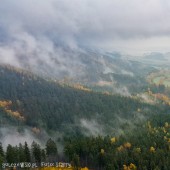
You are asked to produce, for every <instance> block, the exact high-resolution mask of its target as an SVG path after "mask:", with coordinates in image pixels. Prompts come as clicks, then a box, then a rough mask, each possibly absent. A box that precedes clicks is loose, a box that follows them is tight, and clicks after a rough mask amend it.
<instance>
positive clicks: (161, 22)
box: [0, 0, 170, 61]
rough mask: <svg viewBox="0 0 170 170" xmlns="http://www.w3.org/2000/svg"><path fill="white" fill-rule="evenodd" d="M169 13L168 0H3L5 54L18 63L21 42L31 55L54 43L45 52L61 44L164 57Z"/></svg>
mask: <svg viewBox="0 0 170 170" xmlns="http://www.w3.org/2000/svg"><path fill="white" fill-rule="evenodd" d="M169 11H170V2H169V1H168V0H164V1H162V0H138V1H136V0H122V1H119V0H107V1H104V0H100V1H98V0H81V1H80V0H72V1H70V0H48V1H47V0H36V1H34V0H22V1H21V0H1V6H0V32H1V33H0V36H1V41H0V46H1V51H2V48H5V49H6V50H9V53H8V54H6V55H7V56H8V55H10V57H9V58H11V59H12V58H13V57H12V56H14V55H15V53H16V50H18V48H14V47H13V46H14V44H15V43H17V45H18V46H19V47H20V50H22V51H23V52H25V53H26V52H28V51H27V49H26V51H24V50H25V48H23V47H25V46H26V47H27V48H29V49H31V50H34V49H35V48H37V43H38V44H39V43H40V45H42V43H44V41H42V39H43V40H45V41H47V42H48V43H46V44H44V45H45V46H44V45H42V47H43V48H50V50H51V51H52V52H53V45H56V44H64V45H66V46H69V47H70V48H72V49H77V48H78V47H79V46H81V45H88V46H96V47H101V48H106V49H110V50H115V49H116V50H118V51H120V52H128V53H134V52H133V50H135V49H136V51H138V49H139V51H140V53H142V52H145V51H146V49H145V48H147V50H148V51H152V50H158V51H163V52H164V51H168V50H169V48H168V45H167V44H169V42H170V22H169V18H170V12H169ZM165 37H166V40H165ZM154 40H156V41H154ZM18 42H19V44H18ZM129 42H130V43H129ZM145 42H147V43H146V44H147V45H145ZM10 43H11V44H12V47H11V44H10ZM23 43H25V44H23ZM9 44H10V46H7V47H6V45H9ZM24 45H25V46H24ZM134 45H135V47H134ZM18 46H17V47H18ZM38 47H39V46H38ZM9 48H10V49H9ZM11 48H12V49H11ZM40 50H42V49H41V48H40ZM48 50H49V49H48ZM48 50H47V51H48ZM51 51H50V52H51ZM135 53H137V52H135ZM0 54H1V57H5V56H4V55H3V53H2V52H1V53H0ZM44 55H46V54H44ZM5 61H6V60H5Z"/></svg>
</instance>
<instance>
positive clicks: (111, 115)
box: [0, 67, 169, 135]
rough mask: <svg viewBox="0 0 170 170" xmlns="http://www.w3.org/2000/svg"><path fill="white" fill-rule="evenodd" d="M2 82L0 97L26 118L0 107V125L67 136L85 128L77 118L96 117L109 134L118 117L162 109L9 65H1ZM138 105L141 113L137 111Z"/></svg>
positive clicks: (114, 126)
mask: <svg viewBox="0 0 170 170" xmlns="http://www.w3.org/2000/svg"><path fill="white" fill-rule="evenodd" d="M0 82H1V83H0V100H2V101H3V100H11V101H12V106H11V108H10V109H11V110H14V111H19V113H21V114H22V116H23V117H24V118H25V121H21V120H18V119H17V118H15V117H13V116H10V115H8V114H7V113H5V111H4V110H2V108H0V117H2V118H3V121H0V124H1V125H3V124H4V123H6V124H12V123H13V124H14V125H17V126H18V125H23V124H24V125H25V124H26V125H27V126H31V127H38V128H45V129H46V130H53V131H56V130H57V131H60V132H64V133H65V134H66V133H67V134H68V135H69V134H76V135H80V134H81V130H82V129H80V130H79V129H78V128H77V120H80V119H86V120H87V121H88V120H91V119H95V120H96V121H97V122H98V123H99V124H102V125H104V126H105V128H106V129H105V130H106V131H107V132H108V133H109V132H110V131H109V130H111V129H112V128H116V127H117V124H118V123H117V117H119V118H120V119H121V118H123V119H126V120H129V121H131V119H134V118H137V117H140V116H141V115H142V114H145V117H147V115H149V114H150V113H154V114H156V113H159V112H162V110H163V109H161V107H159V106H152V105H149V104H145V103H141V102H139V101H137V100H135V99H132V98H131V97H122V96H119V95H107V94H101V93H94V92H85V91H81V90H77V89H73V88H71V87H67V86H64V87H63V86H62V85H59V84H57V83H56V82H51V81H47V80H44V79H41V78H39V77H37V76H35V75H32V74H30V73H25V72H22V71H15V70H13V69H9V68H6V67H0ZM138 108H140V109H141V113H139V114H136V111H137V109H138ZM168 109H169V108H167V110H168ZM163 112H166V110H163ZM146 113H147V114H146ZM0 120H1V119H0Z"/></svg>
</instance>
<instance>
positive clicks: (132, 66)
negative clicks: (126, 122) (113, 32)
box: [11, 46, 153, 94]
mask: <svg viewBox="0 0 170 170" xmlns="http://www.w3.org/2000/svg"><path fill="white" fill-rule="evenodd" d="M15 61H16V63H11V64H12V65H13V64H14V65H16V66H17V67H20V68H24V69H26V70H28V71H31V72H33V73H35V74H37V75H39V76H42V77H45V78H47V79H53V80H57V81H60V82H63V83H65V84H75V83H80V84H83V85H86V86H89V87H90V88H93V90H94V89H96V90H97V89H98V90H101V91H109V92H112V93H119V92H121V91H122V89H126V90H127V91H128V93H132V92H133V90H134V86H136V87H137V88H138V89H142V88H143V86H145V85H146V84H147V83H146V81H145V77H146V74H147V73H148V72H149V71H151V70H152V69H153V68H152V67H150V66H148V65H145V64H142V63H140V62H138V61H133V60H130V59H127V58H126V57H123V56H121V55H120V54H119V53H116V52H113V53H108V52H104V51H101V50H96V49H88V48H81V49H76V50H73V49H70V48H68V47H63V46H62V47H61V46H56V48H55V50H54V53H53V54H51V53H45V54H42V56H39V54H38V52H37V51H35V53H28V54H20V53H18V54H17V55H16V59H15ZM132 89H133V90H132ZM128 93H127V94H128Z"/></svg>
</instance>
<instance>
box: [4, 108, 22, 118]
mask: <svg viewBox="0 0 170 170" xmlns="http://www.w3.org/2000/svg"><path fill="white" fill-rule="evenodd" d="M5 111H6V112H7V113H8V114H10V115H11V116H14V117H16V118H18V119H20V120H25V118H24V117H23V116H21V114H20V113H19V112H17V111H16V112H14V111H12V110H8V109H6V110H5Z"/></svg>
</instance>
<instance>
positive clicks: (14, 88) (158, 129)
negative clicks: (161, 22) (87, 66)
mask: <svg viewBox="0 0 170 170" xmlns="http://www.w3.org/2000/svg"><path fill="white" fill-rule="evenodd" d="M0 81H1V83H0V117H1V119H0V120H1V121H0V126H1V127H8V126H11V127H13V126H14V127H18V130H19V132H22V129H24V128H32V129H34V131H36V133H37V134H38V133H39V131H41V130H42V129H45V130H46V131H47V132H48V133H49V134H51V135H52V136H53V135H54V134H55V132H57V133H58V132H62V134H63V135H62V137H61V136H60V138H58V139H57V138H55V139H52V138H49V139H48V140H47V141H46V143H45V144H43V145H42V143H41V142H40V143H38V142H35V141H32V143H31V144H30V145H28V143H27V141H25V143H18V145H12V144H8V145H7V146H5V147H3V146H2V143H1V144H0V163H1V165H5V163H19V162H26V163H30V162H32V165H33V163H35V164H36V165H37V166H38V167H40V166H41V163H42V162H56V161H63V162H69V163H70V164H71V165H72V167H74V168H78V169H79V168H80V167H88V168H89V169H95V170H114V169H115V170H119V169H120V170H121V169H122V170H135V169H138V170H145V169H146V170H148V169H151V170H168V169H169V167H170V115H169V110H170V107H169V104H168V103H167V102H163V101H160V102H159V103H157V104H149V103H146V102H143V101H141V100H139V99H138V98H136V97H131V96H129V97H123V96H120V95H113V94H109V93H101V92H92V91H89V90H88V91H86V90H80V89H77V88H75V87H74V88H73V87H71V86H69V85H66V84H59V83H57V82H54V81H52V80H45V79H42V78H40V77H38V76H36V75H33V74H32V73H29V72H25V71H23V70H20V69H18V70H17V69H15V68H13V67H10V66H3V67H1V68H0ZM151 90H153V89H151ZM151 90H149V92H148V93H150V94H151V95H153V93H154V91H153V93H151ZM157 91H159V88H157ZM117 116H118V117H117ZM94 118H96V119H95V120H96V121H98V123H99V126H97V127H96V128H100V127H105V129H102V130H103V131H102V135H101V134H100V133H97V131H96V134H94V133H92V134H90V133H89V134H87V133H83V131H84V130H85V129H83V128H82V126H81V125H80V124H81V122H78V123H76V122H77V120H79V119H80V120H81V119H84V120H86V121H89V122H90V119H94ZM123 118H124V119H123ZM125 119H126V121H124V120H125ZM120 120H121V121H124V122H123V123H121V121H120ZM117 121H119V122H118V123H117ZM86 130H87V129H86ZM117 131H120V133H117ZM40 138H41V137H40ZM61 145H62V149H61V148H60V147H61ZM58 148H60V152H58ZM1 167H3V166H1ZM33 168H34V167H32V169H33Z"/></svg>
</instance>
